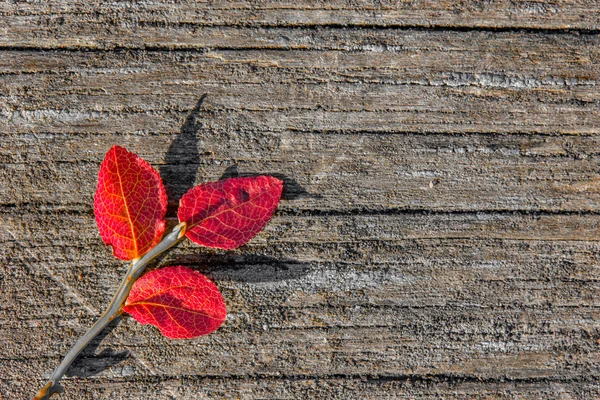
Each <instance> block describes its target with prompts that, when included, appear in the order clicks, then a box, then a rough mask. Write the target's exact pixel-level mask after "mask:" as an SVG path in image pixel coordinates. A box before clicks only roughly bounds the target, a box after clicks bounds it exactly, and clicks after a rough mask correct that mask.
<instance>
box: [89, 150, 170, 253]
mask: <svg viewBox="0 0 600 400" xmlns="http://www.w3.org/2000/svg"><path fill="white" fill-rule="evenodd" d="M166 212H167V193H166V191H165V188H164V186H163V184H162V181H161V179H160V175H159V174H158V172H156V170H155V169H154V168H152V166H151V165H150V164H148V163H147V162H146V161H144V160H143V159H141V158H140V157H138V156H137V155H135V154H133V153H130V152H129V151H127V150H126V149H124V148H123V147H119V146H114V147H113V148H111V149H110V150H109V151H108V152H107V153H106V156H105V157H104V161H102V165H100V172H99V173H98V188H97V190H96V195H95V196H94V213H95V215H96V223H97V224H98V229H99V230H100V236H102V240H104V243H106V244H107V245H110V246H112V247H113V251H114V254H115V256H116V257H118V258H120V259H122V260H133V259H135V258H138V257H141V256H143V255H144V254H145V253H147V252H148V251H149V250H150V249H152V248H153V247H154V246H156V245H157V244H158V243H159V242H160V239H161V237H162V235H163V233H164V231H165V220H164V217H165V213H166Z"/></svg>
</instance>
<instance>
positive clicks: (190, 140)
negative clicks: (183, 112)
mask: <svg viewBox="0 0 600 400" xmlns="http://www.w3.org/2000/svg"><path fill="white" fill-rule="evenodd" d="M206 96H207V95H206V94H203V95H202V96H201V97H200V99H199V100H198V102H197V103H196V106H195V107H194V109H193V110H192V111H191V112H190V114H189V115H188V116H187V118H186V119H185V122H184V124H183V125H182V126H181V131H180V133H179V135H177V137H176V138H175V140H173V143H171V145H170V146H169V149H168V150H167V154H166V155H165V164H164V165H163V166H162V167H160V175H161V177H162V179H163V183H164V185H165V188H166V189H167V195H168V197H169V215H172V214H173V211H175V212H176V210H177V205H178V203H179V199H180V198H181V196H183V194H184V193H185V192H187V191H188V190H190V189H191V188H192V187H193V186H194V182H195V181H196V174H197V173H198V168H199V160H200V153H199V151H198V142H199V139H198V135H197V133H198V131H199V130H200V129H201V128H202V123H201V122H200V121H199V116H200V113H201V111H202V103H204V100H205V99H206Z"/></svg>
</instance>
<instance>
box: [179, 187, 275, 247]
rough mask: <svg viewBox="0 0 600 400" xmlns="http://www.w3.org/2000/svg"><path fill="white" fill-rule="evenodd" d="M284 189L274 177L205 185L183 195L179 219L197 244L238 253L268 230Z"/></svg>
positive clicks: (188, 235)
mask: <svg viewBox="0 0 600 400" xmlns="http://www.w3.org/2000/svg"><path fill="white" fill-rule="evenodd" d="M282 189H283V182H282V181H281V180H279V179H277V178H275V177H272V176H256V177H246V178H231V179H225V180H221V181H217V182H210V183H205V184H203V185H199V186H196V187H194V188H193V189H191V190H190V191H188V192H187V193H186V194H184V195H183V197H182V198H181V201H180V203H179V211H178V213H177V215H178V217H179V221H180V222H184V221H185V222H186V223H187V233H186V235H187V237H188V238H189V239H190V240H191V241H193V242H194V243H197V244H200V245H203V246H208V247H217V248H221V249H235V248H236V247H239V246H241V245H243V244H245V243H247V242H248V241H249V240H250V239H252V238H253V237H254V236H255V235H256V234H257V233H258V232H260V231H261V230H262V229H263V228H264V227H265V225H266V224H267V222H268V221H269V219H271V216H272V215H273V211H275V208H276V207H277V204H278V203H279V199H280V198H281V191H282Z"/></svg>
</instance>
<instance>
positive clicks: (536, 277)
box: [2, 213, 600, 384]
mask: <svg viewBox="0 0 600 400" xmlns="http://www.w3.org/2000/svg"><path fill="white" fill-rule="evenodd" d="M57 217H58V218H57ZM348 218H349V217H344V218H341V217H337V222H335V220H336V217H310V218H306V217H304V218H303V217H301V216H295V217H293V218H290V220H291V221H290V222H289V223H291V224H292V225H294V228H293V229H289V231H288V230H287V229H285V230H284V231H283V232H286V231H287V232H292V235H291V236H290V235H288V236H286V235H283V234H282V233H281V231H279V228H278V227H279V226H280V225H281V224H282V219H283V220H284V221H285V219H286V218H282V217H279V218H277V219H275V220H274V221H273V222H272V224H271V225H269V228H268V229H267V232H265V234H266V235H267V237H269V236H270V231H269V230H270V229H274V231H275V235H273V236H275V237H277V238H279V240H277V239H275V240H274V239H269V243H268V244H266V245H264V244H261V241H260V239H261V238H260V237H259V239H258V241H253V242H252V244H251V245H249V246H247V247H246V248H245V249H242V250H241V252H237V254H235V253H234V254H231V253H230V255H227V256H224V255H223V253H219V252H217V253H214V252H208V253H207V252H205V251H204V252H203V251H202V250H198V249H196V248H194V247H193V246H192V245H185V246H182V247H181V248H179V249H177V250H176V251H175V253H174V254H173V255H172V256H171V257H170V258H169V259H167V260H165V262H170V261H173V260H179V262H184V263H185V264H190V265H197V264H200V265H201V266H202V265H204V266H202V267H201V270H202V271H203V272H207V273H209V275H210V276H211V277H213V279H215V281H217V282H218V283H219V286H220V287H221V288H222V290H223V292H224V294H225V297H226V298H227V299H228V307H229V310H230V318H229V320H228V322H227V324H226V325H225V326H224V327H223V329H221V330H220V331H219V334H218V336H216V335H213V336H209V337H206V338H202V339H198V340H197V341H192V342H171V341H167V340H164V339H163V338H161V337H160V335H159V334H158V333H157V332H156V331H155V330H153V328H150V327H140V326H138V325H136V324H134V323H133V322H132V321H129V322H127V323H123V324H122V325H121V326H119V327H118V328H117V330H116V331H115V333H116V334H117V338H118V339H119V340H120V341H121V342H120V343H123V344H124V345H126V346H127V348H129V349H130V350H131V351H132V353H133V354H135V355H136V357H137V358H138V360H141V361H142V362H143V364H147V365H153V366H158V367H155V368H154V369H153V371H152V374H158V375H166V376H172V375H173V374H175V375H184V376H187V375H198V374H200V375H203V374H206V375H208V376H224V377H225V376H231V375H234V376H236V375H242V376H247V375H250V376H255V375H257V374H266V375H268V376H281V375H282V374H283V375H286V374H287V373H288V372H287V371H289V370H294V371H297V372H296V373H298V372H299V371H300V372H301V373H303V374H307V375H309V376H313V375H314V376H327V375H336V376H337V375H339V374H341V375H347V374H357V375H361V374H371V373H372V371H386V372H385V373H386V374H391V375H392V376H407V375H408V376H415V375H417V376H427V377H430V376H435V375H442V376H446V375H447V374H451V375H452V376H457V377H465V376H467V377H471V378H473V379H483V380H484V381H490V380H492V381H494V382H498V381H500V380H503V379H506V378H508V379H527V380H532V379H533V380H535V379H550V380H556V379H570V380H574V381H580V380H585V379H592V377H594V376H597V373H598V371H597V367H596V366H597V362H598V360H597V359H596V358H595V357H596V356H595V354H597V351H596V348H597V343H596V339H597V338H596V335H597V332H598V331H599V330H600V326H599V325H598V322H597V321H598V315H597V312H598V311H597V310H598V296H597V284H596V282H597V281H598V273H599V270H598V268H597V267H596V265H597V264H598V257H597V250H598V245H597V243H596V242H595V240H594V238H595V236H594V237H591V238H590V240H591V241H588V242H580V241H554V240H556V239H557V237H555V236H552V234H551V232H553V231H561V230H562V231H568V230H570V231H571V235H569V236H571V237H577V236H578V235H580V234H582V233H583V232H586V229H591V230H592V231H593V230H594V229H596V227H597V221H595V216H577V215H570V216H565V215H560V214H559V215H550V216H542V217H541V218H539V217H535V216H519V215H514V214H508V215H499V214H492V215H491V216H485V215H484V214H481V213H480V214H477V213H473V214H471V215H470V216H469V215H466V216H465V215H462V219H461V215H460V214H444V215H442V214H432V215H426V214H424V215H404V216H396V217H394V216H389V215H384V216H381V217H377V216H366V217H351V219H353V220H355V223H354V224H350V223H349V221H348ZM328 219H329V220H331V219H333V220H334V221H329V222H327V220H328ZM369 219H371V221H369ZM377 219H379V220H380V222H375V221H376V220H377ZM41 220H46V221H48V223H54V224H56V225H55V226H54V227H52V226H48V228H49V231H48V232H43V231H40V230H38V229H36V228H35V227H36V226H39V224H40V223H41ZM374 220H375V221H374ZM3 221H5V224H4V227H6V228H8V229H9V230H10V231H11V232H12V240H13V241H16V242H18V243H19V244H20V246H27V244H28V243H31V244H32V245H34V246H35V245H36V244H38V243H39V242H40V241H41V243H42V244H44V245H45V246H48V247H47V249H48V250H47V251H40V248H39V247H33V248H32V250H31V251H32V252H33V253H34V254H36V256H37V259H36V260H35V261H36V262H38V263H40V264H42V265H45V266H46V267H47V268H49V269H50V270H52V271H53V272H54V274H55V276H57V277H58V279H59V280H60V281H61V282H63V283H65V284H66V286H67V287H70V288H74V290H75V291H76V292H80V293H81V295H80V296H81V297H83V298H85V299H86V301H88V302H91V303H92V306H93V307H94V308H96V309H100V308H101V307H100V305H101V304H102V302H105V301H106V299H107V298H108V296H107V295H106V293H105V292H109V290H108V288H106V286H107V281H106V277H107V275H113V273H107V271H105V269H106V268H107V266H110V265H111V264H112V265H116V262H115V261H111V259H110V255H109V254H107V253H108V252H107V251H106V250H101V249H100V247H101V244H100V241H99V240H98V239H95V240H93V239H91V238H88V235H91V236H95V231H94V226H93V221H92V219H91V216H90V215H89V214H85V213H84V214H81V215H79V216H77V215H75V216H71V215H69V214H66V215H63V214H58V215H53V214H52V213H49V214H46V215H45V216H39V215H36V214H30V213H26V214H23V215H15V216H12V217H6V218H4V219H3ZM436 221H437V222H436ZM461 221H462V222H461ZM545 221H546V222H545ZM303 222H305V223H306V224H307V225H306V227H305V228H303V226H302V225H298V224H299V223H303ZM479 223H483V224H484V225H483V226H478V224H479ZM20 224H22V225H20ZM440 224H441V225H440ZM67 226H78V227H79V228H78V231H79V232H80V236H79V237H75V238H73V237H71V238H69V234H68V233H67V232H68V231H69V229H68V228H67ZM336 226H337V227H338V228H335V227H336ZM444 226H445V228H444ZM586 226H588V227H589V228H586ZM361 227H362V228H361ZM374 227H375V228H374ZM376 227H380V228H379V229H378V228H376ZM307 228H310V229H307ZM461 228H462V229H466V230H464V231H463V232H462V233H461V234H458V235H457V234H456V230H457V229H461ZM511 228H512V229H515V230H518V231H519V232H518V233H515V234H514V237H515V238H517V239H502V240H500V239H497V236H496V234H495V233H494V231H495V230H496V232H498V233H502V232H504V233H505V234H506V236H507V237H510V236H511V235H510V233H508V232H510V229H511ZM361 229H364V230H362V231H361ZM386 231H387V232H389V235H391V236H386V234H385V232H386ZM55 232H56V233H55ZM61 232H62V233H61ZM271 232H272V231H271ZM358 232H362V235H357V233H358ZM411 232H412V233H411ZM444 232H450V234H449V235H448V236H445V233H444ZM474 232H481V233H480V234H479V239H471V238H470V237H471V236H477V234H476V233H474ZM590 232H591V231H590ZM324 233H327V234H329V235H330V237H329V239H327V240H324V238H323V236H322V235H323V234H324ZM539 234H541V235H542V236H541V237H538V235H539ZM548 234H550V236H547V237H545V236H543V235H548ZM427 235H432V236H431V237H428V236H427ZM590 236H592V235H591V233H590ZM6 239H9V238H8V237H7V235H6V233H5V234H4V237H3V238H2V240H3V241H4V240H6ZM40 239H41V240H40ZM27 240H30V242H27ZM9 241H10V240H9ZM34 243H35V244H34ZM90 244H91V246H90ZM5 248H6V247H5ZM15 250H17V249H15ZM19 250H20V253H17V252H16V251H6V250H5V253H4V255H3V256H4V257H5V258H7V259H10V262H11V263H12V264H11V265H16V266H18V265H28V264H30V263H32V262H33V260H32V259H31V258H30V257H28V256H27V255H26V256H22V255H19V254H23V248H22V247H20V248H19ZM98 254H104V256H102V257H100V258H98V259H93V257H97V256H98ZM193 254H196V255H193ZM516 255H517V256H516ZM281 260H287V261H281ZM290 260H291V261H290ZM73 265H78V266H79V267H78V268H82V267H83V269H84V274H83V277H82V278H81V279H80V278H79V277H77V276H76V274H75V273H73V268H72V266H73ZM88 268H89V271H88ZM113 285H114V284H113ZM98 289H101V290H100V293H99V294H100V295H99V294H98V292H97V290H98ZM27 290H28V289H27V288H25V289H24V291H27ZM11 291H12V292H13V293H15V294H14V295H13V297H14V298H18V299H23V298H25V296H24V295H23V294H22V293H23V291H21V290H19V289H17V290H15V289H14V288H13V289H11ZM56 295H58V293H57V294H56ZM102 295H103V296H104V299H102ZM37 297H38V296H34V298H37ZM575 309H576V310H577V311H576V312H575V313H574V310H575ZM25 310H26V308H25ZM60 310H61V312H62V313H63V315H62V317H58V315H56V313H54V314H53V316H52V317H51V318H50V320H47V321H44V322H39V323H37V324H32V323H31V321H34V320H35V319H36V318H40V317H41V318H43V319H45V318H44V317H43V316H42V315H41V314H42V313H43V309H42V310H40V313H38V314H37V316H36V314H32V313H31V312H32V311H31V310H30V311H28V313H29V314H28V317H27V318H25V319H24V320H23V322H22V323H15V322H14V321H11V322H9V321H10V320H9V318H8V317H7V318H6V319H5V320H4V321H3V323H2V326H3V332H4V335H6V336H5V337H4V338H7V339H8V341H9V342H11V343H15V344H14V346H15V347H16V350H18V351H15V354H18V355H19V356H18V358H14V357H11V355H10V354H7V355H3V356H4V357H5V358H6V359H7V361H8V362H9V364H10V365H11V367H10V368H11V371H16V372H17V373H18V374H19V375H20V376H22V375H23V374H27V373H32V369H33V368H44V365H47V367H46V368H47V369H50V368H51V366H53V365H54V364H55V363H56V362H58V359H59V357H60V356H61V354H62V353H64V351H66V349H67V348H68V345H69V343H70V341H71V340H72V339H71V337H70V336H65V335H64V331H65V329H67V330H68V329H69V328H66V327H69V326H71V328H70V329H74V330H75V331H77V330H83V329H84V327H85V326H87V325H89V324H90V323H91V322H92V319H93V317H90V316H87V317H86V316H80V317H77V315H81V311H80V310H79V311H78V307H76V308H74V309H73V311H74V312H75V314H74V315H72V316H71V315H69V314H68V313H65V307H64V306H62V307H60ZM67 310H68V309H67ZM56 318H59V319H58V320H57V319H56ZM78 323H80V324H81V325H80V326H79V327H77V324H78ZM48 329H50V330H51V331H52V332H53V333H52V334H51V335H50V336H51V338H50V339H48ZM119 329H120V330H119ZM24 330H26V331H27V332H28V336H29V337H39V338H42V339H41V340H40V345H39V346H38V348H37V349H36V350H35V352H36V353H37V352H38V351H43V352H44V354H46V355H47V357H48V359H47V361H46V362H44V363H42V364H41V365H40V363H39V362H37V363H36V365H35V367H34V366H32V365H31V362H30V361H29V360H30V358H29V357H32V356H33V354H36V353H33V354H31V355H29V354H28V353H30V352H31V351H32V350H33V349H31V348H30V347H28V346H25V343H22V344H21V346H20V345H19V341H18V340H14V337H15V336H16V335H22V332H23V331H24ZM61 332H63V334H61ZM44 338H45V339H44ZM112 343H113V342H112V341H108V343H107V345H108V346H110V345H111V344H112ZM117 345H118V344H117ZM307 353H310V354H315V355H319V356H318V357H317V356H315V357H305V358H304V357H298V354H307ZM567 355H568V357H567ZM569 357H576V358H577V360H578V365H577V366H572V365H569V366H568V367H567V365H566V364H564V363H565V362H567V363H568V362H569V361H565V360H568V359H569ZM166 360H168V361H166ZM118 371H119V370H117V371H115V370H110V371H108V372H106V374H107V376H109V377H111V376H113V377H114V376H118V374H119V372H118ZM127 371H129V370H127V369H126V370H125V374H128V373H130V372H127ZM200 371H201V372H200ZM115 374H116V375H115ZM428 379H430V378H428ZM434 379H435V378H434ZM441 379H442V378H441ZM459 379H460V378H459ZM88 384H89V383H88Z"/></svg>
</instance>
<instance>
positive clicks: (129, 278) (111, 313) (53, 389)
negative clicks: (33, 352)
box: [33, 222, 186, 400]
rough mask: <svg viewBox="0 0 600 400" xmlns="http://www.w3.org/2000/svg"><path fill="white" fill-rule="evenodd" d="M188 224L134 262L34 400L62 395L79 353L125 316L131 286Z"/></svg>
mask: <svg viewBox="0 0 600 400" xmlns="http://www.w3.org/2000/svg"><path fill="white" fill-rule="evenodd" d="M185 231H186V224H185V222H182V223H180V224H179V225H177V226H176V227H175V228H173V230H172V231H171V232H170V233H169V234H168V235H167V236H165V237H164V238H163V239H162V240H161V241H160V243H159V244H157V245H156V246H154V247H153V248H152V249H151V250H150V251H149V252H148V253H146V254H145V255H144V256H143V257H142V258H138V259H136V260H133V262H132V264H131V266H130V267H129V269H128V270H127V274H126V275H125V278H123V280H122V281H121V285H119V288H118V289H117V292H116V293H115V295H114V297H113V299H112V301H111V302H110V304H109V305H108V308H107V309H106V311H104V313H102V315H101V316H100V318H99V319H98V320H97V321H96V322H95V323H94V325H92V327H91V328H90V329H89V330H88V331H87V332H86V333H85V335H83V336H82V337H81V338H79V340H78V341H77V342H76V343H75V345H74V346H73V348H71V350H70V351H69V352H68V353H67V355H66V356H65V358H64V359H63V360H62V362H61V363H60V365H59V366H58V367H57V368H56V369H55V370H54V372H53V373H52V376H50V380H49V381H48V383H46V385H45V386H44V387H43V388H42V389H41V390H40V391H39V392H38V394H37V395H36V396H35V397H34V398H33V400H47V399H48V398H49V397H50V396H51V395H52V394H53V393H60V392H61V391H62V387H61V386H60V385H59V384H58V382H59V381H60V379H61V378H62V377H63V375H64V374H65V373H66V372H67V369H68V368H69V366H70V365H71V363H73V361H75V359H76V358H77V356H78V355H79V353H81V351H82V350H83V349H84V348H85V346H87V345H88V343H89V342H90V341H91V340H92V339H93V338H94V337H96V335H98V334H99V333H100V332H101V331H102V329H104V328H105V327H106V325H108V324H109V323H110V322H111V321H112V320H113V319H115V317H117V316H119V315H121V314H122V313H123V305H124V304H125V301H126V300H127V296H128V295H129V292H130V291H131V287H132V286H133V284H134V282H135V281H136V280H137V278H139V277H140V275H141V274H142V272H144V269H145V268H146V265H148V263H149V262H150V261H152V260H153V259H154V258H155V257H157V256H158V255H160V254H161V253H163V252H164V251H166V250H168V249H169V248H171V247H172V246H173V245H175V244H176V243H177V242H178V241H179V240H180V239H181V238H182V237H183V235H184V234H185Z"/></svg>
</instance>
